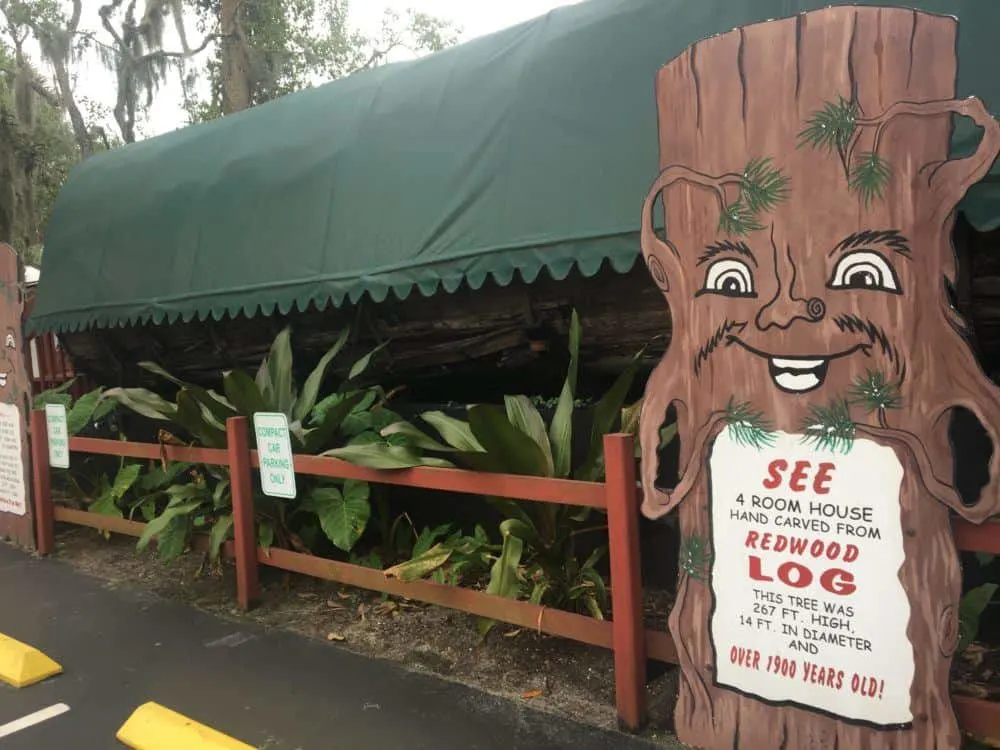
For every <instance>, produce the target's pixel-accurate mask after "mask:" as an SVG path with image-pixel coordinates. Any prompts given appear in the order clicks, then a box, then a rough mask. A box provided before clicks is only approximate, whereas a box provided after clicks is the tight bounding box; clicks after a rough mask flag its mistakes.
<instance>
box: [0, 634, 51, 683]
mask: <svg viewBox="0 0 1000 750" xmlns="http://www.w3.org/2000/svg"><path fill="white" fill-rule="evenodd" d="M60 672H62V667H61V666H59V665H58V664H56V663H55V662H54V661H52V659H50V658H49V657H47V656H46V655H45V654H43V653H42V652H41V651H39V650H38V649H37V648H35V647H34V646H29V645H28V644H27V643H21V642H20V641H16V640H14V639H13V638H9V637H7V636H5V635H2V634H0V680H3V681H4V682H6V683H7V684H8V685H13V686H14V687H16V688H22V687H27V686H28V685H34V684H35V683H36V682H41V681H42V680H44V679H45V678H46V677H51V676H52V675H56V674H59V673H60Z"/></svg>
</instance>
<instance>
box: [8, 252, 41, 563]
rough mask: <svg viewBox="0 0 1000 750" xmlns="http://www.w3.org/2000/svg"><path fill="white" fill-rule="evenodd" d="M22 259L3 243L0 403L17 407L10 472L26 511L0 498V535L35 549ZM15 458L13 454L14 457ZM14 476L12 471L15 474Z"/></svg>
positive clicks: (29, 384) (29, 402) (29, 393)
mask: <svg viewBox="0 0 1000 750" xmlns="http://www.w3.org/2000/svg"><path fill="white" fill-rule="evenodd" d="M19 264H20V260H19V259H18V256H17V253H16V252H14V249H13V248H12V247H11V246H10V245H7V244H5V243H0V336H2V337H3V338H2V339H0V373H3V377H2V384H0V404H3V405H5V408H6V407H7V406H14V407H16V408H17V422H18V425H17V431H18V439H19V440H20V442H21V451H20V453H21V455H20V462H19V463H18V462H17V460H16V458H14V459H13V461H12V463H11V464H10V467H9V468H10V471H11V472H12V473H18V474H19V475H20V478H19V481H20V482H21V483H22V485H23V488H24V489H23V493H24V511H23V513H22V512H10V511H9V510H4V505H5V504H4V502H3V501H4V500H9V498H0V537H2V538H4V539H10V540H12V541H13V542H14V543H15V544H18V545H20V546H22V547H28V548H32V549H33V548H34V546H35V529H34V520H33V512H32V509H31V497H32V496H31V472H30V469H29V467H30V466H31V464H30V461H31V446H30V444H29V442H28V411H29V409H30V405H31V381H30V380H29V378H28V371H27V368H25V366H24V338H23V336H22V326H21V312H22V309H23V306H24V300H23V297H22V294H21V291H20V265H19ZM12 458H13V457H12ZM12 475H13V474H12Z"/></svg>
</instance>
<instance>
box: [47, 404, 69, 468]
mask: <svg viewBox="0 0 1000 750" xmlns="http://www.w3.org/2000/svg"><path fill="white" fill-rule="evenodd" d="M45 426H46V428H47V431H48V433H49V466H51V467H52V468H54V469H68V468H69V428H68V427H67V426H66V407H65V406H63V405H62V404H46V405H45Z"/></svg>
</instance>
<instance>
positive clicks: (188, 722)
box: [115, 702, 254, 750]
mask: <svg viewBox="0 0 1000 750" xmlns="http://www.w3.org/2000/svg"><path fill="white" fill-rule="evenodd" d="M115 737H117V738H118V740H119V741H120V742H124V743H125V744H126V745H128V746H129V747H131V748H134V750H178V748H184V750H254V748H253V747H252V746H250V745H247V744H245V743H243V742H240V741H239V740H234V739H233V738H232V737H228V736H226V735H224V734H222V732H217V731H215V730H214V729H212V728H211V727H206V726H205V725H204V724H199V723H198V722H197V721H194V720H193V719H189V718H187V717H186V716H182V715H181V714H179V713H177V712H176V711H171V710H170V709H169V708H164V707H163V706H161V705H160V704H158V703H153V702H149V703H144V704H142V705H141V706H139V708H137V709H136V710H135V711H133V712H132V715H131V716H129V717H128V721H126V722H125V723H124V724H123V725H122V728H121V729H119V730H118V734H116V735H115Z"/></svg>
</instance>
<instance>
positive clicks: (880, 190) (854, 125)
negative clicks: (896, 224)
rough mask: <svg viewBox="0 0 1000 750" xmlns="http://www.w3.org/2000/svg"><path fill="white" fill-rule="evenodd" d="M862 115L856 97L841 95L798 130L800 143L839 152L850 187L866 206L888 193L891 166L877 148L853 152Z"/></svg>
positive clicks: (800, 144) (813, 115) (814, 114)
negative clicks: (847, 97)
mask: <svg viewBox="0 0 1000 750" xmlns="http://www.w3.org/2000/svg"><path fill="white" fill-rule="evenodd" d="M860 114H861V110H860V108H859V107H858V103H857V102H856V101H854V100H848V99H845V98H844V97H838V99H837V101H835V102H827V103H826V104H824V105H823V107H822V108H821V109H819V110H817V111H816V112H814V113H813V114H812V116H811V117H810V118H809V119H808V120H807V121H806V127H805V128H804V129H803V130H802V132H801V133H799V146H810V147H812V148H814V149H817V150H818V151H826V152H829V153H836V154H837V156H838V157H840V162H841V164H842V165H843V167H844V172H845V173H846V174H847V184H848V187H849V188H850V189H851V190H852V191H853V192H855V193H857V195H858V196H859V197H860V198H861V200H862V202H863V203H864V204H865V206H866V207H867V206H869V205H870V204H871V202H872V201H873V200H875V199H876V198H877V199H879V200H881V199H882V198H883V196H884V195H885V188H886V186H887V185H888V184H889V180H890V179H891V178H892V167H891V166H890V165H889V163H888V162H887V161H886V160H885V159H883V158H882V157H881V156H879V154H878V153H876V152H875V151H865V152H862V153H860V154H858V155H857V156H855V155H853V154H852V153H851V144H852V143H853V142H854V136H855V134H856V132H857V129H858V119H859V117H860Z"/></svg>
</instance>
